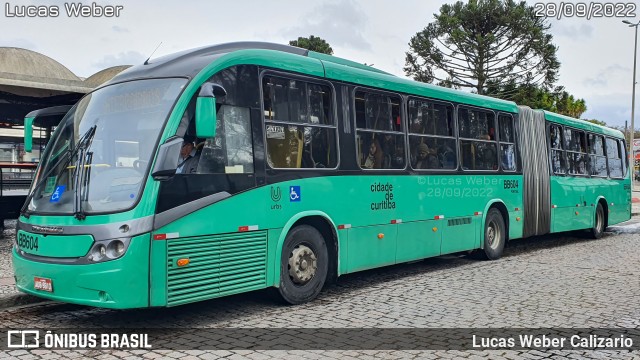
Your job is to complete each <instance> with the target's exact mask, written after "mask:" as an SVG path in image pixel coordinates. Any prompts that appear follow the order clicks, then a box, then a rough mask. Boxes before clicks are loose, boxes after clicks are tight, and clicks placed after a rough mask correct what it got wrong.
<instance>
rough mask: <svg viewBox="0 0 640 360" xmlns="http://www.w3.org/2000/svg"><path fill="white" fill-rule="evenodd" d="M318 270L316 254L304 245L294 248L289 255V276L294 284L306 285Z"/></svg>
mask: <svg viewBox="0 0 640 360" xmlns="http://www.w3.org/2000/svg"><path fill="white" fill-rule="evenodd" d="M317 268H318V262H317V258H316V254H314V253H313V250H311V248H309V247H307V246H305V245H298V246H296V247H295V248H294V249H293V251H292V252H291V254H290V255H289V276H290V277H291V280H293V282H294V283H296V284H306V283H308V282H309V280H311V279H312V278H313V277H314V276H315V274H316V270H317Z"/></svg>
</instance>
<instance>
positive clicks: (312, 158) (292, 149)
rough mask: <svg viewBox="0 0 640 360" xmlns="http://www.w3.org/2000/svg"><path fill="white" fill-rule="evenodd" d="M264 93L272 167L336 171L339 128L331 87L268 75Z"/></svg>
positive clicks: (269, 162) (269, 160) (265, 79)
mask: <svg viewBox="0 0 640 360" xmlns="http://www.w3.org/2000/svg"><path fill="white" fill-rule="evenodd" d="M262 90H263V94H264V96H263V99H262V100H263V108H264V121H265V133H266V138H267V143H266V145H267V154H266V155H267V162H268V164H269V166H270V167H271V168H275V169H278V168H280V169H284V168H287V169H291V168H295V169H300V168H335V167H336V166H337V164H338V155H337V126H336V124H335V119H334V117H333V116H332V114H333V107H332V106H333V104H332V91H331V88H330V87H328V86H326V85H321V84H315V83H310V82H307V81H302V80H295V79H287V78H283V77H279V76H271V75H267V76H265V77H264V78H263V80H262Z"/></svg>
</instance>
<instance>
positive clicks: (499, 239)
mask: <svg viewBox="0 0 640 360" xmlns="http://www.w3.org/2000/svg"><path fill="white" fill-rule="evenodd" d="M506 235H507V234H506V227H505V226H504V219H503V218H502V214H501V213H500V211H499V210H498V209H491V210H489V213H488V214H487V218H486V220H485V223H484V248H483V252H482V255H484V256H483V257H484V258H486V259H489V260H496V259H498V258H500V256H502V251H503V250H504V243H505V239H506Z"/></svg>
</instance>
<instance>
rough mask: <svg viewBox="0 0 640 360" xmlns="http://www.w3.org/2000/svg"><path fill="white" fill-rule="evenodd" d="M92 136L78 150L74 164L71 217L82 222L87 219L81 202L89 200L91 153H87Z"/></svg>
mask: <svg viewBox="0 0 640 360" xmlns="http://www.w3.org/2000/svg"><path fill="white" fill-rule="evenodd" d="M92 139H93V136H90V137H89V139H88V140H87V141H85V146H83V147H82V149H81V150H80V154H79V155H78V161H77V163H76V172H75V177H74V186H73V187H74V192H73V194H74V202H73V216H74V217H75V218H76V219H78V220H84V219H85V218H86V217H87V214H86V213H85V211H84V209H82V202H83V201H86V200H88V198H89V178H90V176H91V161H92V160H93V152H89V151H87V150H88V149H89V147H91V140H92Z"/></svg>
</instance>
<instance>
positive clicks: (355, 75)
mask: <svg viewBox="0 0 640 360" xmlns="http://www.w3.org/2000/svg"><path fill="white" fill-rule="evenodd" d="M323 64H324V67H325V71H326V77H327V78H329V79H335V80H339V81H345V82H350V83H354V84H358V85H364V86H372V87H378V88H381V89H385V90H388V91H399V92H404V93H408V94H415V95H416V96H425V97H430V98H434V99H440V100H445V101H455V102H460V103H463V104H467V105H473V106H481V107H486V108H489V109H494V110H497V111H506V112H511V113H517V112H518V107H517V105H516V103H514V102H511V101H505V100H500V99H495V98H491V97H488V96H482V95H476V94H471V93H467V92H463V91H458V90H454V89H449V88H444V87H440V86H435V85H431V84H426V83H421V82H417V81H411V80H408V79H402V78H399V77H396V76H393V75H386V74H381V73H377V72H372V71H369V70H361V69H357V68H353V67H351V66H347V65H341V64H337V63H332V62H328V61H323Z"/></svg>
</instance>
